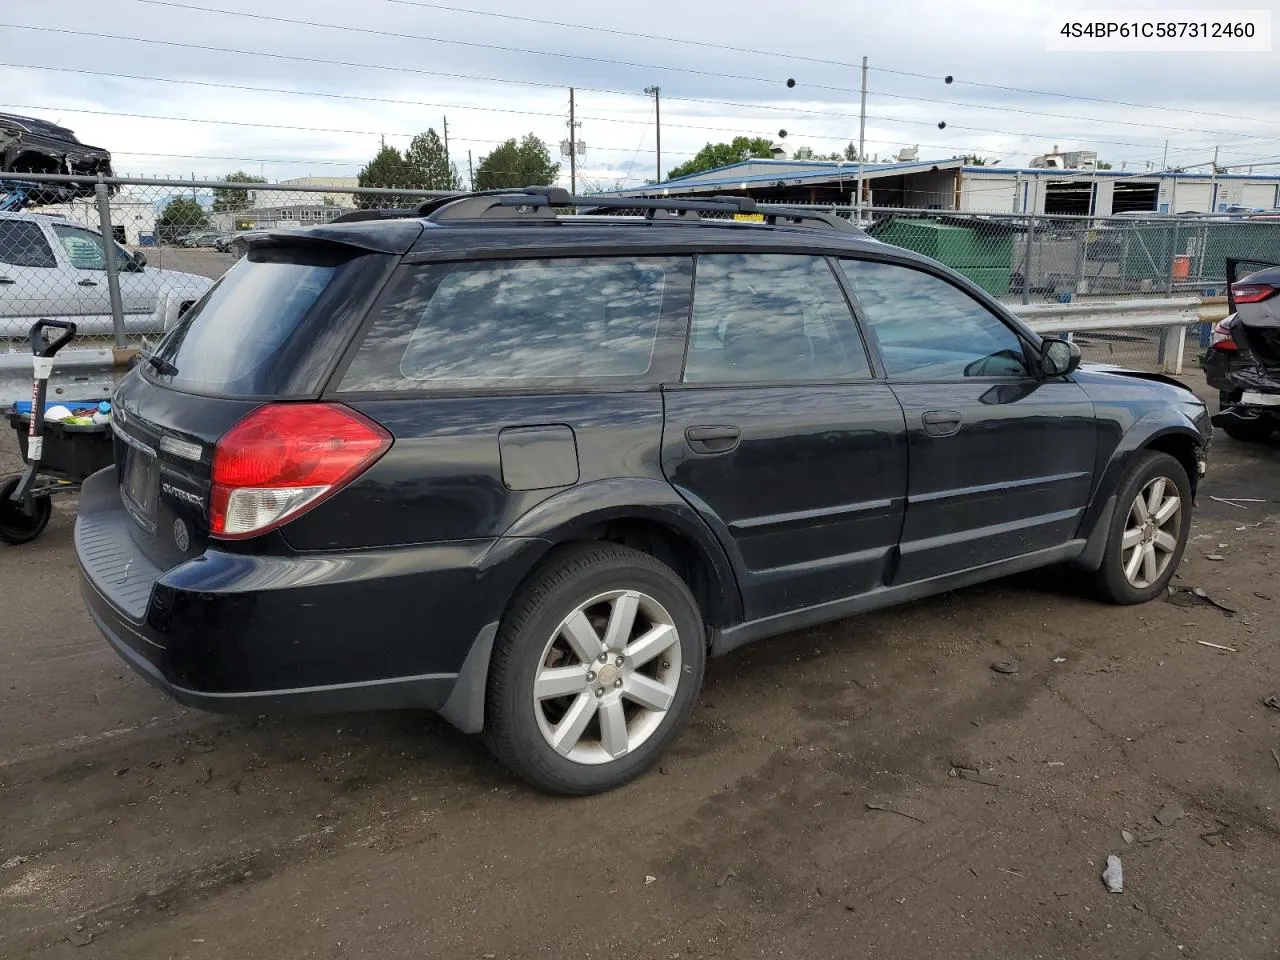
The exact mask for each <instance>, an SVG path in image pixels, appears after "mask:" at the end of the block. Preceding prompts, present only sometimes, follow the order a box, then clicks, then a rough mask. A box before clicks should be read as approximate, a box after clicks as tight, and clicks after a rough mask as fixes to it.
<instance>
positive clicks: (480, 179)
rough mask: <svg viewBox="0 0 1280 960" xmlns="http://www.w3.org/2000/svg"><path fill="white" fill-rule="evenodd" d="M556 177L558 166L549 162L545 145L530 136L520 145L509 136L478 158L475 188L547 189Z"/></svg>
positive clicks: (548, 152) (557, 175)
mask: <svg viewBox="0 0 1280 960" xmlns="http://www.w3.org/2000/svg"><path fill="white" fill-rule="evenodd" d="M559 176H560V164H558V163H552V162H551V152H550V151H549V150H548V149H547V145H546V144H545V143H543V142H542V141H541V140H539V139H538V138H537V137H535V136H534V135H533V134H532V133H530V134H527V135H526V136H525V137H524V139H522V140H521V141H520V142H519V143H517V142H516V139H515V138H514V137H512V138H511V139H510V140H507V141H506V142H505V143H501V144H499V145H498V146H497V147H496V148H494V151H493V152H492V153H490V154H488V155H487V156H484V157H481V158H480V165H479V166H478V167H476V189H477V190H494V189H497V188H500V187H530V186H550V185H551V184H553V183H555V182H556V178H557V177H559Z"/></svg>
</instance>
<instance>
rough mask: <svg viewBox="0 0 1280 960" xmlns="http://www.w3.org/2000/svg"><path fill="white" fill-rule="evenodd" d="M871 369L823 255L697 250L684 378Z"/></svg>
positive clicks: (780, 379)
mask: <svg viewBox="0 0 1280 960" xmlns="http://www.w3.org/2000/svg"><path fill="white" fill-rule="evenodd" d="M870 375H871V372H870V369H869V367H868V364H867V357H866V353H865V351H864V350H863V348H862V342H861V340H860V339H859V338H858V333H857V328H856V326H855V324H854V322H853V315H852V314H851V313H850V312H849V304H848V302H847V301H846V300H845V298H844V294H843V293H842V292H841V290H840V284H839V283H838V282H837V281H836V278H835V276H834V274H832V272H831V268H830V266H829V265H828V264H827V261H826V260H825V259H824V258H822V257H811V256H796V255H793V254H780V253H727V254H704V255H701V256H699V257H698V268H697V278H696V281H695V285H694V294H693V322H692V326H691V330H690V334H689V351H688V356H687V359H686V361H685V370H684V380H685V382H686V383H752V384H754V383H785V382H790V381H814V380H845V379H865V378H867V377H869V376H870Z"/></svg>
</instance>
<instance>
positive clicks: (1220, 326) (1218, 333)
mask: <svg viewBox="0 0 1280 960" xmlns="http://www.w3.org/2000/svg"><path fill="white" fill-rule="evenodd" d="M1233 319H1234V316H1232V317H1228V318H1227V319H1226V320H1219V321H1218V322H1217V323H1215V324H1214V325H1213V329H1212V330H1210V331H1209V346H1210V348H1212V349H1214V350H1238V349H1240V348H1239V347H1238V346H1237V345H1236V338H1235V337H1234V336H1232V335H1231V323H1232V320H1233Z"/></svg>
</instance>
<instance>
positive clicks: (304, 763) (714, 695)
mask: <svg viewBox="0 0 1280 960" xmlns="http://www.w3.org/2000/svg"><path fill="white" fill-rule="evenodd" d="M10 451H11V447H9V446H6V456H8V457H9V458H10V460H9V464H7V465H8V466H11V465H12V456H11V453H10ZM1214 497H1222V498H1231V497H1238V498H1251V499H1259V500H1265V501H1267V502H1265V503H1255V502H1248V503H1241V504H1239V505H1232V504H1228V503H1224V502H1221V501H1218V500H1215V499H1213V498H1214ZM70 506H71V504H68V503H63V504H59V505H58V506H57V507H56V508H55V519H54V521H53V523H52V525H51V527H50V529H49V531H48V532H47V533H46V534H45V536H44V537H43V538H42V539H41V540H39V541H37V542H36V543H33V544H30V545H27V546H24V547H19V548H4V547H2V546H0V593H2V595H3V598H4V603H3V607H2V608H0V732H2V734H3V735H2V736H0V814H2V819H0V956H3V957H14V958H17V957H23V958H28V957H30V958H39V960H58V958H76V960H90V958H108V957H109V958H117V957H118V958H127V960H137V958H147V960H151V958H168V957H173V958H188V957H190V958H199V960H204V958H210V960H212V958H227V960H232V958H234V960H243V958H246V957H271V958H273V960H289V958H302V957H314V958H347V957H351V958H355V957H379V958H401V957H403V958H436V957H439V958H494V960H497V958H517V957H519V958H523V957H530V958H532V957H543V956H548V957H560V956H573V957H595V958H605V957H608V958H616V960H626V958H677V957H680V958H686V960H688V958H715V957H733V958H756V957H761V958H762V957H788V958H791V957H855V956H857V957H874V958H877V960H923V958H932V957H945V958H948V960H964V958H984V960H986V958H992V957H1009V958H1019V960H1020V958H1054V957H1064V958H1065V957H1070V958H1086V957H1087V958H1091V960H1092V958H1112V957H1115V958H1121V957H1123V958H1126V960H1132V958H1147V957H1152V958H1155V957H1160V958H1165V957H1168V958H1174V957H1201V958H1205V960H1234V958H1275V957H1277V956H1280V760H1278V759H1277V756H1280V711H1277V710H1272V709H1269V708H1267V707H1266V706H1264V705H1263V702H1262V701H1263V699H1264V698H1265V697H1266V696H1268V695H1270V694H1273V693H1280V630H1278V629H1277V627H1276V620H1277V613H1280V576H1278V575H1277V570H1278V569H1280V568H1278V567H1277V562H1276V555H1277V552H1280V540H1278V539H1277V532H1278V531H1280V446H1277V445H1274V444H1273V445H1272V446H1269V447H1262V448H1252V447H1245V446H1243V445H1241V444H1237V443H1233V442H1231V441H1229V440H1227V439H1226V438H1224V437H1219V439H1218V442H1217V445H1216V448H1215V451H1214V457H1213V462H1212V464H1211V469H1210V473H1209V477H1208V479H1207V480H1206V481H1205V483H1204V485H1203V487H1202V492H1201V498H1200V506H1199V510H1198V513H1197V515H1196V520H1195V525H1194V528H1193V534H1192V536H1193V539H1192V541H1191V544H1190V547H1189V549H1188V552H1187V559H1186V561H1185V563H1184V565H1183V567H1182V570H1181V572H1180V577H1179V580H1178V581H1177V583H1178V584H1179V585H1180V586H1182V587H1188V588H1190V587H1202V588H1204V590H1205V591H1207V593H1208V595H1209V596H1210V597H1211V598H1212V599H1213V600H1214V601H1216V602H1217V603H1220V604H1221V605H1222V606H1223V607H1226V608H1230V610H1231V611H1233V612H1231V613H1228V612H1227V611H1226V610H1224V609H1221V608H1219V607H1216V606H1212V605H1209V604H1206V603H1204V602H1202V601H1200V600H1198V599H1197V598H1195V597H1194V596H1193V595H1184V594H1180V595H1179V596H1178V597H1176V598H1174V599H1173V600H1162V601H1157V602H1154V603H1151V604H1149V605H1146V606H1142V607H1132V608H1117V607H1110V606H1104V605H1101V604H1098V603H1095V602H1092V601H1089V600H1086V599H1082V598H1081V597H1079V596H1078V595H1077V594H1076V593H1075V592H1073V590H1072V588H1071V586H1070V584H1069V583H1068V582H1067V581H1066V579H1065V578H1064V577H1063V576H1062V574H1061V573H1060V572H1059V571H1046V572H1040V573H1037V574H1035V575H1030V576H1025V577H1020V578H1016V579H1013V580H1006V581H1001V582H997V583H994V584H989V585H986V586H982V587H978V588H975V589H969V590H964V591H961V592H958V593H953V594H949V595H946V596H941V597H937V598H934V599H930V600H927V601H922V602H919V603H915V604H911V605H909V606H906V607H901V608H897V609H894V610H888V611H884V612H881V613H877V614H874V615H868V616H863V617H859V618H857V619H854V620H849V621H846V622H843V623H839V624H835V625H831V626H827V627H822V628H817V629H812V630H807V631H804V632H801V633H797V634H792V635H790V636H785V637H780V638H777V639H774V640H772V641H768V642H765V643H762V644H759V645H756V646H753V647H748V648H746V649H744V650H742V651H739V652H738V653H737V654H735V655H732V656H730V657H727V658H725V659H722V660H718V661H714V662H713V663H712V664H711V667H710V671H709V675H708V677H707V683H706V688H705V690H704V692H703V695H702V702H701V704H700V707H699V709H698V711H697V713H696V714H695V718H694V721H693V723H692V725H691V727H690V728H689V730H688V731H687V732H686V733H685V735H684V736H683V737H682V738H681V740H680V741H679V743H678V744H677V745H676V747H675V749H674V750H673V751H672V752H671V754H670V755H669V756H668V757H667V758H666V759H665V760H664V761H663V766H662V768H661V769H660V770H656V771H654V772H653V773H652V774H651V775H650V776H648V777H646V778H644V779H642V780H641V781H639V782H637V783H635V784H633V785H631V786H629V787H627V788H625V789H622V790H619V791H616V792H614V793H611V794H608V795H605V796H600V797H594V798H590V799H586V800H562V799H553V798H548V797H544V796H541V795H539V794H536V793H534V792H532V791H530V790H528V789H526V788H525V787H524V786H522V785H521V784H520V783H518V782H516V781H514V780H513V779H512V778H511V777H509V776H508V775H507V774H506V773H505V772H504V771H503V770H502V769H501V768H499V767H498V766H497V765H496V764H495V763H494V762H493V761H491V760H490V759H489V757H488V755H487V754H486V753H485V751H484V749H483V747H482V745H481V744H480V742H479V741H478V740H477V739H474V738H469V737H465V736H462V735H460V734H458V733H456V732H454V731H453V730H452V729H451V728H449V727H448V726H447V725H445V724H444V723H443V722H441V721H438V720H436V719H434V718H431V717H425V716H418V715H413V714H392V715H358V716H328V717H318V718H304V719H298V718H274V717H265V716H260V717H247V718H236V717H224V716H217V715H212V714H206V713H200V712H196V711H193V710H188V709H185V708H182V707H179V706H177V705H175V704H173V703H171V702H170V701H169V700H168V699H166V698H165V697H164V696H163V695H162V694H160V693H159V692H157V691H156V690H154V689H152V688H151V687H150V686H148V685H147V684H146V683H144V682H143V681H142V680H140V679H139V678H137V677H136V676H134V675H133V674H132V673H131V672H130V671H129V670H128V669H127V668H126V667H125V666H124V665H123V663H122V662H121V661H120V660H119V659H118V658H117V657H116V656H115V654H113V653H112V652H111V651H110V650H109V649H108V647H107V646H106V644H105V643H104V642H103V641H101V640H100V639H99V637H98V635H97V633H96V631H95V630H94V628H93V627H92V625H91V624H90V622H89V619H88V617H87V616H86V615H85V613H84V612H83V610H82V608H81V604H80V599H79V595H78V588H77V585H76V577H75V570H74V558H73V553H72V545H71V527H72V510H71V509H70ZM1209 556H1213V557H1219V558H1223V559H1213V560H1211V559H1208V557H1209ZM1175 600H1178V601H1185V603H1183V602H1174V601H1175ZM1201 640H1203V641H1208V642H1210V643H1213V644H1218V645H1221V647H1229V648H1231V649H1230V650H1223V649H1220V648H1219V647H1211V646H1205V645H1202V644H1200V643H1198V642H1197V641H1201ZM352 642H361V640H360V638H357V637H353V638H352ZM1010 659H1012V660H1016V661H1017V662H1018V665H1019V669H1018V672H1017V673H1015V674H1011V675H1004V674H999V673H996V672H994V671H993V670H992V669H991V664H992V663H993V662H994V661H1000V660H1010ZM1165 808H1168V809H1165ZM1157 812H1161V813H1162V816H1161V819H1162V820H1164V821H1165V822H1164V823H1161V822H1158V821H1157V820H1156V819H1155V814H1156V813H1157ZM1108 854H1117V855H1119V856H1120V857H1121V858H1122V861H1123V864H1124V884H1125V886H1124V892H1123V893H1121V894H1109V893H1107V891H1106V890H1105V888H1104V887H1103V884H1102V883H1101V881H1100V879H1099V875H1100V873H1101V871H1102V869H1103V866H1104V861H1105V859H1106V857H1107V855H1108Z"/></svg>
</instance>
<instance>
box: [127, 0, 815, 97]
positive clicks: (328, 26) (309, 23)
mask: <svg viewBox="0 0 1280 960" xmlns="http://www.w3.org/2000/svg"><path fill="white" fill-rule="evenodd" d="M137 2H138V3H146V4H150V5H152V6H157V7H173V8H175V9H178V10H188V11H196V12H199V13H212V14H217V15H219V16H226V17H245V18H247V19H250V20H266V21H268V22H271V23H286V24H289V25H290V26H295V27H320V28H321V29H325V30H342V31H344V32H346V33H366V34H369V35H371V36H376V37H393V38H395V39H397V40H421V41H423V42H424V43H443V44H449V45H453V46H461V47H473V48H477V49H482V50H497V51H499V52H500V53H524V54H529V55H532V56H538V57H555V58H558V59H561V60H583V61H586V62H588V63H603V64H608V65H609V66H614V67H636V68H638V69H641V70H670V71H674V72H676V73H688V74H693V75H695V76H701V77H715V78H718V79H722V80H747V81H750V82H752V83H768V84H778V83H781V82H782V81H781V80H779V79H777V78H767V77H749V76H743V75H741V74H735V73H719V72H717V71H714V70H698V69H696V68H694V67H673V66H662V65H659V64H654V63H634V62H632V61H629V60H614V59H612V58H610V57H592V56H588V55H586V54H581V53H560V52H558V51H554V50H534V49H532V48H529V47H508V46H504V45H502V44H498V43H481V42H479V41H478V40H452V39H446V38H444V37H428V36H425V35H424V34H420V33H399V32H397V31H394V30H376V29H374V28H373V27H358V26H353V25H348V24H340V23H322V22H320V21H318V20H298V19H295V18H292V17H278V16H272V15H269V14H265V13H250V12H248V11H245V10H222V9H219V8H218V7H201V6H196V5H195V4H187V3H175V2H173V0H137ZM824 89H830V90H838V89H840V88H839V87H828V88H824Z"/></svg>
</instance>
